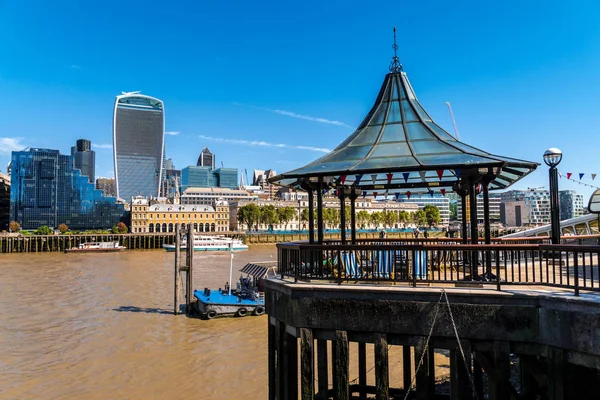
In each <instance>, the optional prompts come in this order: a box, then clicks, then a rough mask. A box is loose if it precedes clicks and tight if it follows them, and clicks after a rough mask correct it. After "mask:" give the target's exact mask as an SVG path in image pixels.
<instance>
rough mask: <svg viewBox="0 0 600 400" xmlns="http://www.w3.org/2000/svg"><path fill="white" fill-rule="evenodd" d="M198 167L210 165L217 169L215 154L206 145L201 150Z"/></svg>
mask: <svg viewBox="0 0 600 400" xmlns="http://www.w3.org/2000/svg"><path fill="white" fill-rule="evenodd" d="M196 166H198V167H209V168H212V169H215V155H214V154H213V153H211V152H210V150H209V149H208V147H205V148H204V149H202V151H201V152H200V156H199V157H198V162H197V163H196Z"/></svg>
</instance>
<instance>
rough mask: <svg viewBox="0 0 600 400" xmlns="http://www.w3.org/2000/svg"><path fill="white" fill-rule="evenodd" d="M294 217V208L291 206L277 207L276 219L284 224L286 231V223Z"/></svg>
mask: <svg viewBox="0 0 600 400" xmlns="http://www.w3.org/2000/svg"><path fill="white" fill-rule="evenodd" d="M295 217H296V210H295V209H294V208H292V207H289V206H288V207H280V208H278V209H277V219H278V221H279V223H280V224H283V225H285V230H286V231H287V226H288V223H289V222H290V221H291V220H293V219H294V218H295Z"/></svg>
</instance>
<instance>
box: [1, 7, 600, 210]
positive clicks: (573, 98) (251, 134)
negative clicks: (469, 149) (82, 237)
mask: <svg viewBox="0 0 600 400" xmlns="http://www.w3.org/2000/svg"><path fill="white" fill-rule="evenodd" d="M599 14H600V4H598V3H597V2H593V1H574V2H564V1H560V2H559V1H526V2H523V1H510V0H509V1H503V2H494V3H491V2H486V1H458V2H449V1H421V2H406V1H380V2H358V1H350V0H346V1H329V2H323V1H319V2H316V1H303V2H293V3H292V2H281V1H256V2H248V1H229V2H196V1H189V2H188V1H179V2H172V3H171V2H154V1H138V0H130V1H118V2H117V1H104V2H85V1H84V2H81V1H78V2H75V1H71V2H69V1H54V2H47V1H30V0H19V1H16V0H13V1H11V0H3V1H0V37H1V38H2V40H0V57H1V58H0V59H1V60H2V62H0V170H1V171H3V172H4V171H5V170H6V165H7V163H8V162H9V160H10V151H11V150H15V149H20V148H23V147H26V146H31V147H48V148H56V149H59V150H61V152H63V153H69V149H70V146H71V145H73V144H74V143H75V140H76V139H78V138H86V139H90V140H91V141H92V143H93V145H95V150H96V152H97V153H96V159H97V165H96V175H97V176H112V174H113V161H112V153H111V149H110V148H108V147H109V145H110V143H111V135H112V132H111V129H112V128H111V124H112V107H113V102H114V98H115V96H116V95H117V94H120V93H121V92H122V91H134V90H141V91H142V92H143V93H145V94H148V95H151V96H155V97H158V98H160V99H162V100H163V101H164V102H165V110H166V130H167V131H168V132H171V133H174V132H177V134H176V135H168V136H166V146H167V156H168V157H170V158H173V160H174V162H175V165H176V167H178V168H182V167H185V166H187V165H190V164H195V162H196V160H197V158H198V154H199V153H200V151H201V150H202V148H203V147H204V146H208V147H209V148H210V149H211V150H212V151H213V152H214V153H215V154H216V157H217V163H218V164H219V165H220V164H221V162H223V165H224V166H226V167H234V168H240V169H241V170H242V171H243V170H244V169H247V170H248V174H249V175H250V176H251V174H252V169H268V168H273V169H275V170H277V171H278V172H284V171H287V170H290V169H293V168H295V167H299V166H301V165H304V164H306V163H308V162H310V161H312V160H314V159H315V158H317V157H320V156H321V155H322V154H323V152H322V151H323V149H333V148H334V147H335V146H337V144H339V143H340V142H341V141H342V140H343V139H344V138H345V137H346V136H348V135H349V134H350V133H351V132H352V130H353V127H356V126H357V125H358V124H359V123H360V122H361V121H362V119H363V118H364V116H365V115H366V113H367V112H368V111H369V109H370V107H371V105H372V103H373V101H374V100H375V97H376V95H377V92H378V90H379V88H380V85H381V83H382V82H383V78H384V76H385V74H386V73H387V72H388V65H389V62H390V58H391V56H392V49H391V45H392V28H393V26H397V29H398V45H399V56H400V59H401V62H402V64H403V65H404V70H405V71H406V72H407V73H408V76H409V78H410V79H411V83H412V85H413V87H414V89H415V91H416V93H417V96H418V97H419V100H420V102H421V104H423V106H424V107H425V108H426V109H427V110H428V111H429V113H430V114H431V115H432V116H433V118H434V119H435V120H436V121H437V122H438V123H439V124H441V125H442V126H443V127H444V128H446V129H447V130H448V131H450V132H452V123H451V120H450V117H449V115H448V110H447V108H446V106H445V102H447V101H449V102H451V104H452V108H453V110H454V114H455V117H456V120H457V124H458V128H459V131H460V138H461V140H463V141H465V142H467V143H469V144H471V145H474V146H477V147H480V148H482V149H484V150H487V151H490V152H493V153H496V154H500V155H505V156H510V157H515V158H522V159H526V160H530V161H538V162H542V159H541V156H542V154H543V153H544V151H545V150H546V149H547V148H549V147H559V148H560V149H561V150H562V151H563V153H564V157H563V161H562V163H561V165H560V170H561V171H562V172H563V173H566V172H572V173H573V174H574V177H575V178H578V174H579V173H585V175H584V177H583V179H582V182H584V183H587V184H592V185H594V184H595V185H598V186H600V163H599V161H598V160H599V157H598V152H599V150H600V149H599V144H600V140H599V139H598V132H597V131H598V129H597V127H598V126H600V112H598V110H599V109H600V97H599V96H598V94H597V88H598V87H599V86H600V73H599V71H600V24H599V23H598V21H597V16H598V15H599ZM259 143H260V144H259ZM269 144H283V145H286V146H287V147H274V146H270V145H269ZM295 146H307V147H311V148H312V149H301V148H297V147H295ZM591 173H598V174H599V176H598V177H597V178H596V179H595V180H594V181H592V180H591ZM547 176H548V175H547V168H546V167H545V165H542V167H540V168H539V169H538V170H537V171H536V172H534V173H533V174H532V175H530V176H529V177H527V178H525V179H524V180H523V181H521V182H519V183H517V185H516V186H515V187H516V188H521V189H523V188H527V187H541V186H545V185H547V181H548V178H547ZM559 184H560V188H561V189H575V190H578V191H580V192H582V193H584V194H586V201H587V196H589V194H590V193H591V192H592V189H591V188H589V187H584V186H582V185H578V184H577V183H574V182H569V181H566V180H565V179H562V180H560V181H559Z"/></svg>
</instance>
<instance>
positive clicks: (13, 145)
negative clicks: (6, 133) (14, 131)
mask: <svg viewBox="0 0 600 400" xmlns="http://www.w3.org/2000/svg"><path fill="white" fill-rule="evenodd" d="M21 140H23V138H20V137H14V138H10V137H4V138H0V154H10V152H11V151H19V150H23V149H24V148H25V147H27V146H25V145H24V144H23V143H21Z"/></svg>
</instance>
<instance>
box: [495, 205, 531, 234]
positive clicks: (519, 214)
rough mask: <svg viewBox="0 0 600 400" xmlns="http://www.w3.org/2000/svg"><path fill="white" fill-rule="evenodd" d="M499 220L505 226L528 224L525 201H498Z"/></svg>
mask: <svg viewBox="0 0 600 400" xmlns="http://www.w3.org/2000/svg"><path fill="white" fill-rule="evenodd" d="M500 222H502V223H503V224H504V225H505V226H507V227H515V226H527V225H529V218H528V214H527V206H526V205H525V201H524V200H507V201H503V202H502V203H500Z"/></svg>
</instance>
